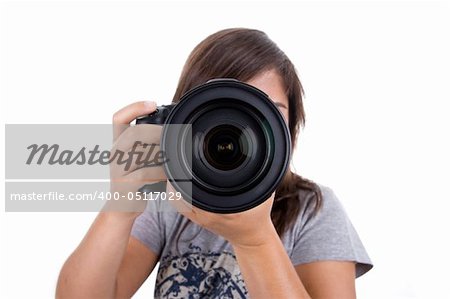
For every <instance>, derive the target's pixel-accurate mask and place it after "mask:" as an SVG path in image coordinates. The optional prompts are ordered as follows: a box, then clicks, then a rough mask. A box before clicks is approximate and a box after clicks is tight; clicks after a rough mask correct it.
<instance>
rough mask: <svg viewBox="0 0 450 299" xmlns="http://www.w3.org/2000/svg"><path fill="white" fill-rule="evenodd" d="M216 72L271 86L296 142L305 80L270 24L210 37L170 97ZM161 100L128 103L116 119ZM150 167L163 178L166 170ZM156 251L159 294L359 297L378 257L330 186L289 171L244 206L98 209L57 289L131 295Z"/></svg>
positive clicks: (84, 294)
mask: <svg viewBox="0 0 450 299" xmlns="http://www.w3.org/2000/svg"><path fill="white" fill-rule="evenodd" d="M213 78H235V79H238V80H240V81H243V82H246V83H248V84H251V85H253V86H255V87H257V88H259V89H261V90H262V91H264V92H265V93H266V94H267V95H269V97H270V98H271V99H272V100H273V101H274V102H275V104H276V105H277V106H278V107H279V109H280V111H281V112H282V113H283V115H284V117H285V119H286V121H287V124H288V127H289V130H290V133H291V136H292V144H293V146H295V142H296V139H297V136H298V132H299V128H300V126H302V125H304V121H305V116H304V110H303V103H302V94H303V89H302V86H301V84H300V81H299V79H298V77H297V75H296V72H295V69H294V66H293V65H292V63H291V62H290V61H289V59H288V58H287V57H286V55H285V54H284V53H283V52H282V51H281V50H280V49H279V48H278V47H277V45H276V44H275V43H274V42H272V41H271V40H270V39H269V38H268V37H267V35H266V34H264V33H263V32H261V31H258V30H250V29H240V28H239V29H228V30H222V31H219V32H217V33H215V34H213V35H211V36H209V37H208V38H206V39H205V40H204V41H202V42H201V43H200V44H199V45H198V46H197V47H196V48H195V49H194V50H193V52H192V53H191V55H190V56H189V58H188V60H187V62H186V65H185V67H184V69H183V72H182V74H181V78H180V81H179V84H178V88H177V90H176V92H175V95H174V102H176V101H177V100H178V99H180V97H181V95H182V94H184V93H185V92H186V91H188V90H189V89H191V88H193V87H194V86H197V85H199V84H201V83H204V82H206V81H208V80H210V79H213ZM155 109H156V104H155V103H152V102H138V103H134V104H131V105H129V106H127V107H125V108H123V109H122V110H120V111H118V112H117V113H116V114H115V115H114V118H113V119H114V123H115V124H118V125H120V124H122V125H127V124H129V123H130V122H131V121H133V120H134V119H135V118H137V117H139V116H142V115H146V114H148V113H151V112H153V111H154V110H155ZM155 130H156V129H155ZM121 134H125V133H124V131H118V132H116V134H115V135H116V137H117V136H119V137H120V136H121ZM152 138H154V141H157V140H159V135H158V132H156V131H155V133H154V134H152ZM140 171H143V170H142V169H141V170H140ZM146 175H147V178H148V177H152V178H155V180H156V179H157V178H158V179H160V180H165V178H164V176H163V174H162V172H161V171H153V173H152V174H150V173H148V174H146ZM158 261H159V262H160V266H159V271H158V276H157V281H156V288H155V297H157V298H247V297H251V298H355V296H356V295H355V283H354V281H355V277H358V276H360V275H362V274H364V273H365V272H367V271H368V270H369V269H370V268H371V267H372V265H371V261H370V259H369V257H368V256H367V253H366V251H365V249H364V247H363V245H362V243H361V241H360V239H359V237H358V235H357V233H356V232H355V230H354V228H353V226H352V225H351V223H350V221H349V220H348V218H347V216H346V214H345V211H344V210H343V208H342V206H341V205H340V203H339V201H338V199H337V198H336V196H335V195H334V193H333V191H332V190H331V189H330V188H328V187H325V186H322V185H318V184H315V183H313V182H311V181H309V180H306V179H304V178H302V177H300V176H299V175H297V174H295V173H292V172H290V171H289V172H288V173H287V174H286V176H285V178H284V180H283V182H282V183H281V184H280V185H279V186H278V188H277V190H276V192H275V193H274V194H272V196H271V197H270V198H269V199H268V200H267V201H265V202H264V203H263V204H261V205H259V206H257V207H255V208H253V209H251V210H248V211H245V212H241V213H236V214H227V215H222V214H213V213H210V212H206V211H202V210H200V209H196V208H193V209H192V211H180V212H178V211H176V210H174V211H173V212H160V213H158V212H157V211H155V210H154V209H151V208H147V209H145V211H144V212H143V213H142V214H140V215H139V213H125V212H103V213H99V215H98V217H97V218H96V220H95V221H94V223H93V224H92V227H91V228H90V230H89V232H88V233H87V234H86V236H85V238H84V239H83V241H82V242H81V244H80V245H79V247H78V248H77V249H76V250H75V252H74V253H73V254H72V255H71V256H70V258H69V259H68V260H67V262H66V263H65V265H64V267H63V269H62V270H61V274H60V277H59V281H58V287H57V296H58V297H61V298H62V297H64V298H65V297H74V298H106V297H108V298H109V297H119V298H122V297H131V296H132V295H133V294H134V293H135V292H136V290H137V289H138V288H139V287H140V286H141V284H142V283H143V282H144V281H145V279H146V278H147V277H148V275H149V274H150V273H151V272H152V270H153V268H154V266H155V265H156V263H157V262H158Z"/></svg>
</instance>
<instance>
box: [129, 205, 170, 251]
mask: <svg viewBox="0 0 450 299" xmlns="http://www.w3.org/2000/svg"><path fill="white" fill-rule="evenodd" d="M158 202H159V201H148V202H147V206H146V208H145V210H144V211H143V212H142V214H141V215H139V216H138V217H137V218H136V220H135V221H134V224H133V227H132V229H131V236H133V237H135V238H136V239H138V240H139V241H140V242H142V243H143V244H144V245H146V246H147V247H148V248H149V249H150V250H151V251H153V252H154V253H156V254H157V255H160V254H161V251H162V248H163V246H164V242H165V240H164V234H163V227H162V219H161V216H162V215H161V214H162V212H160V211H159V207H158V206H157V203H158Z"/></svg>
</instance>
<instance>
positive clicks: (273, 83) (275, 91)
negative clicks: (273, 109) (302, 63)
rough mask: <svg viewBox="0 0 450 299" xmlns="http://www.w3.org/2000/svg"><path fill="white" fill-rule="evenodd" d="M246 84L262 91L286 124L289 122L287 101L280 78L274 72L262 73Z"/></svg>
mask: <svg viewBox="0 0 450 299" xmlns="http://www.w3.org/2000/svg"><path fill="white" fill-rule="evenodd" d="M246 83H247V84H250V85H253V86H254V87H256V88H258V89H261V90H262V91H264V92H265V93H266V94H267V95H268V96H269V97H270V99H271V100H272V101H273V102H274V103H275V105H276V106H277V107H278V109H279V110H280V112H281V113H282V114H283V116H284V119H285V121H286V123H288V122H289V113H288V111H289V101H288V98H287V96H286V93H285V91H284V86H283V81H282V79H281V76H280V75H278V73H277V72H276V71H275V70H270V71H267V72H264V73H262V74H260V75H258V76H256V77H254V78H252V79H250V80H249V81H247V82H246Z"/></svg>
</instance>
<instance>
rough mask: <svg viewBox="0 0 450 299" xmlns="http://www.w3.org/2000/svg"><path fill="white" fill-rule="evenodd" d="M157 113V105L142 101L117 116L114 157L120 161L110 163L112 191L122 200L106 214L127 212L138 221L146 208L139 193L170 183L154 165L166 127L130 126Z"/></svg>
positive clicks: (122, 110) (109, 205)
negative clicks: (145, 186)
mask: <svg viewBox="0 0 450 299" xmlns="http://www.w3.org/2000/svg"><path fill="white" fill-rule="evenodd" d="M155 110H156V103H155V102H144V101H142V102H135V103H132V104H130V105H128V106H126V107H124V108H122V109H120V110H119V111H117V112H116V113H115V114H114V116H113V134H114V144H113V148H112V150H111V157H113V156H114V155H117V156H116V157H117V158H116V159H113V160H112V161H111V163H110V176H111V190H110V191H111V193H112V194H114V195H116V196H118V198H119V199H118V200H117V201H115V200H113V201H110V202H108V203H107V205H106V206H105V208H104V210H105V211H113V212H126V213H120V214H122V215H127V216H132V217H137V216H138V215H139V214H140V213H141V212H142V211H143V210H144V209H145V206H146V201H145V200H143V199H142V194H139V192H138V190H139V188H141V187H142V186H143V185H145V184H153V183H157V182H160V181H165V180H166V176H165V173H164V171H163V168H162V165H161V164H159V165H158V164H156V165H155V163H154V161H153V160H154V159H155V158H156V160H158V159H157V158H158V156H159V152H160V146H159V143H160V137H161V130H162V126H161V125H151V124H145V125H136V126H130V123H131V122H132V121H134V120H135V119H136V118H138V117H140V116H144V115H147V114H150V113H152V112H154V111H155ZM121 153H123V161H126V162H125V163H120V160H119V159H118V157H120V155H121ZM144 163H145V164H144ZM116 198H117V197H116Z"/></svg>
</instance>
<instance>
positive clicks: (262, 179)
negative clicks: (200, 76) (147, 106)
mask: <svg viewBox="0 0 450 299" xmlns="http://www.w3.org/2000/svg"><path fill="white" fill-rule="evenodd" d="M136 124H138V125H139V124H159V125H163V130H162V135H161V150H162V151H163V152H164V154H165V158H166V161H167V162H166V163H164V171H165V173H166V175H167V178H168V180H169V181H170V182H171V184H172V185H173V187H174V188H175V189H176V190H177V191H179V192H180V193H181V194H182V196H183V197H184V198H185V199H186V200H188V201H190V202H192V204H193V205H194V206H195V207H198V208H200V209H203V210H206V211H211V212H215V213H236V212H241V211H245V210H248V209H251V208H253V207H255V206H257V205H259V204H261V203H262V202H264V201H265V200H267V199H268V198H269V197H270V195H271V194H272V193H273V192H274V191H275V189H276V187H277V186H278V184H279V183H280V182H281V180H282V179H283V177H284V175H285V173H286V171H287V169H288V167H289V160H290V154H291V139H290V135H289V130H288V128H287V125H286V122H285V120H284V117H283V115H282V114H281V112H280V111H279V110H278V108H277V107H276V106H275V104H274V103H273V102H272V100H271V99H270V98H269V97H268V96H267V95H266V94H265V93H264V92H263V91H261V90H259V89H258V88H256V87H253V86H251V85H249V84H246V83H243V82H240V81H238V80H234V79H213V80H210V81H208V82H206V83H204V84H202V85H199V86H197V87H194V88H193V89H191V90H190V91H188V92H187V93H185V94H184V95H183V96H182V97H181V99H180V101H179V102H178V103H177V104H173V105H166V106H159V107H158V108H157V110H156V111H155V112H153V113H152V114H150V115H148V116H144V117H141V118H138V119H137V120H136ZM180 125H181V126H180ZM174 128H176V129H174Z"/></svg>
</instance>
